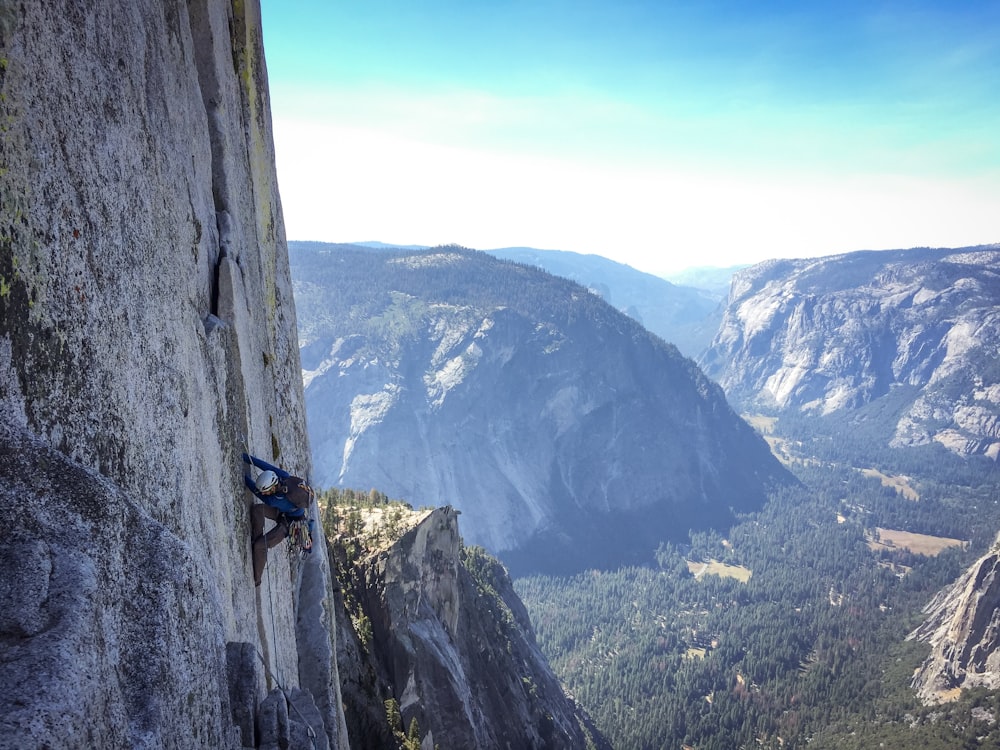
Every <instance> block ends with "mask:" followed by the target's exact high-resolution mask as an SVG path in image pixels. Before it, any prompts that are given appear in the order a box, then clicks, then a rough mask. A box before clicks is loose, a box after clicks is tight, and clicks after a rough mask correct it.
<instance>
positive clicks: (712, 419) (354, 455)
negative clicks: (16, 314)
mask: <svg viewBox="0 0 1000 750" xmlns="http://www.w3.org/2000/svg"><path fill="white" fill-rule="evenodd" d="M289 254H290V261H291V266H292V269H293V271H292V273H293V277H294V283H295V296H296V308H297V316H298V323H299V335H300V345H301V358H302V366H303V370H304V380H305V384H306V402H307V410H308V414H309V431H310V440H311V444H312V449H313V458H314V461H313V463H314V471H315V477H314V481H316V482H317V483H318V484H319V485H321V486H341V487H353V488H356V489H367V488H377V489H379V490H380V491H382V492H385V493H386V494H388V495H389V496H390V497H396V498H400V499H404V500H407V501H409V502H412V503H413V504H415V505H422V504H428V505H442V504H446V503H447V504H452V505H454V506H455V507H456V508H458V509H460V510H461V511H462V512H463V516H462V524H463V529H464V535H465V537H466V539H467V540H468V541H469V542H470V543H472V544H482V545H483V546H485V547H487V548H488V549H490V550H491V551H493V552H495V553H500V554H501V555H502V556H503V557H504V559H505V561H506V562H508V564H510V565H512V566H514V568H516V569H520V570H525V569H531V568H542V567H544V568H547V569H549V570H553V569H559V568H561V569H575V568H578V567H580V566H595V565H601V564H620V563H621V562H623V561H627V560H639V559H643V558H644V556H648V555H649V554H650V553H651V552H652V550H653V549H654V548H655V547H656V545H657V544H658V543H659V542H660V541H663V540H666V539H673V540H677V539H686V538H687V533H688V529H689V528H692V527H700V526H704V525H705V524H715V525H723V524H725V523H727V522H728V519H730V513H731V511H732V510H734V509H736V510H747V509H751V508H755V507H758V506H759V504H760V503H761V502H762V500H763V498H764V495H765V487H766V486H767V485H768V483H770V482H774V481H784V480H787V478H788V477H787V475H786V474H785V473H784V470H783V469H781V468H780V466H779V465H778V464H777V462H776V460H775V459H774V458H773V457H772V455H771V453H770V451H769V450H768V448H767V445H766V443H765V442H764V441H763V440H762V439H761V438H760V437H759V436H758V435H757V434H756V433H755V432H754V431H753V430H752V429H751V428H750V427H749V426H748V425H747V424H746V423H745V422H744V421H743V420H741V419H739V418H738V417H737V416H736V414H735V413H733V411H732V409H730V407H729V405H728V404H727V402H726V400H725V397H724V395H723V393H722V390H721V389H720V388H719V387H718V386H717V385H715V384H714V383H712V382H711V381H710V380H708V379H707V378H706V377H704V376H703V375H702V373H701V372H700V371H699V370H698V368H697V367H696V366H695V365H694V363H693V362H692V361H691V360H690V359H687V358H685V357H683V356H682V355H681V354H680V353H679V352H678V351H677V349H676V348H675V347H673V346H671V345H669V344H666V343H664V342H663V341H662V340H660V339H659V338H657V337H656V336H652V335H650V334H649V332H648V331H646V330H645V329H644V328H643V327H642V326H640V325H639V324H638V323H636V322H635V321H634V320H632V319H631V318H629V317H628V316H626V315H624V314H622V313H620V312H618V311H617V310H615V309H614V308H612V307H611V306H610V305H608V304H607V303H606V302H604V301H603V300H601V299H600V298H599V297H598V296H597V295H595V294H593V293H591V292H590V291H588V290H587V289H585V288H584V287H582V286H580V285H578V284H576V283H574V282H572V281H568V280H566V279H562V278H559V277H555V276H552V275H551V274H548V273H546V272H544V271H542V270H539V269H537V268H534V267H531V266H527V265H523V264H518V263H513V262H510V261H504V260H500V259H498V258H495V257H492V256H491V255H488V254H486V253H481V252H477V251H472V250H466V249H461V248H454V247H449V248H436V249H432V250H426V251H388V250H385V251H373V250H371V249H365V248H360V247H352V246H345V245H321V244H318V243H296V242H291V243H289Z"/></svg>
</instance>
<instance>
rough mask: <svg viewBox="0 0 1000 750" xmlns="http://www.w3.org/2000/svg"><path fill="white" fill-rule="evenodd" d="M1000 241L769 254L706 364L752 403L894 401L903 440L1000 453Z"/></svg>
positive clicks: (744, 277) (810, 408)
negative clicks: (799, 256) (782, 257)
mask: <svg viewBox="0 0 1000 750" xmlns="http://www.w3.org/2000/svg"><path fill="white" fill-rule="evenodd" d="M998 311H1000V247H998V246H997V245H989V246H983V247H974V248H961V249H956V250H950V249H929V248H916V249H913V250H895V251H887V252H859V253H849V254H846V255H837V256H831V257H827V258H818V259H810V260H787V261H769V262H767V263H761V264H759V265H757V266H753V267H752V268H749V269H747V270H745V271H741V272H739V273H738V274H737V276H736V277H735V278H734V280H733V285H732V291H731V293H730V297H729V303H728V307H727V309H726V312H725V315H724V318H723V322H722V325H721V327H720V329H719V332H718V334H717V335H716V337H715V340H714V341H713V344H712V346H711V347H710V348H709V350H708V352H707V353H706V354H705V355H704V356H703V357H702V359H701V365H702V367H704V369H705V371H706V373H707V374H709V375H710V376H712V377H714V378H715V379H716V380H718V381H719V383H721V384H722V386H723V388H725V390H726V393H727V394H728V395H729V396H730V398H732V399H733V400H734V401H735V402H737V403H739V404H741V405H742V406H745V407H747V408H753V407H763V408H766V409H775V408H776V409H790V410H795V411H802V412H809V413H815V414H834V413H837V412H849V411H851V410H853V409H857V408H859V407H861V406H864V405H867V404H870V403H872V402H874V401H876V400H878V399H892V400H893V403H894V404H897V402H898V404H897V406H896V407H894V408H898V414H899V416H898V418H897V422H896V424H895V429H894V431H893V432H892V433H891V437H890V441H891V444H892V445H893V446H908V445H923V444H927V443H931V442H937V443H940V444H941V445H944V446H945V447H947V448H948V449H950V450H952V451H954V452H956V453H959V454H977V453H978V454H984V455H987V456H990V457H992V458H994V459H996V458H997V457H998V455H1000V354H998V352H1000V312H998Z"/></svg>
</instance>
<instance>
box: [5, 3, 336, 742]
mask: <svg viewBox="0 0 1000 750" xmlns="http://www.w3.org/2000/svg"><path fill="white" fill-rule="evenodd" d="M0 93H2V97H0V424H2V426H3V432H2V438H3V439H2V443H0V447H2V449H3V452H4V453H3V462H2V463H3V464H4V465H5V467H6V466H15V467H23V471H26V472H28V473H27V474H24V473H23V472H22V471H21V470H17V471H15V472H14V474H15V475H14V476H12V477H7V478H8V479H9V482H12V484H10V483H8V482H5V484H6V485H8V486H9V487H14V488H17V490H16V492H14V493H13V494H11V492H10V491H7V492H5V495H4V509H5V512H6V513H7V515H6V516H5V520H4V527H5V530H6V533H7V534H8V535H9V538H10V539H12V540H16V544H12V545H11V546H9V547H6V548H5V552H4V554H5V556H6V557H7V558H10V560H9V562H10V563H11V564H12V565H14V566H15V567H14V569H16V570H18V571H20V572H21V573H22V574H23V576H24V577H25V578H26V579H27V580H29V581H30V583H29V585H28V587H27V588H22V587H19V586H6V585H5V586H4V587H3V588H2V589H0V595H2V598H0V609H2V610H3V611H5V612H9V613H11V614H9V615H4V616H3V618H2V619H0V639H3V643H4V650H5V653H7V652H8V651H9V652H10V653H13V652H14V651H13V650H16V653H17V658H16V659H12V660H7V659H6V658H5V660H4V662H3V664H2V665H0V688H2V690H0V693H2V694H3V695H4V696H5V700H10V701H13V703H11V704H10V705H9V710H4V711H3V712H0V722H2V724H0V728H2V731H0V737H2V739H0V744H2V746H4V747H18V748H23V747H34V746H46V747H51V748H53V749H55V748H63V747H65V748H78V747H109V748H110V747H170V748H186V747H191V748H204V747H220V748H221V747H239V746H241V744H242V743H243V741H244V739H243V738H241V731H240V730H239V729H237V725H240V726H245V724H246V717H243V718H238V716H237V714H238V713H239V711H237V712H236V713H234V712H233V711H232V710H231V709H232V707H231V705H230V688H229V685H228V684H227V677H226V676H227V651H226V644H227V643H252V644H254V646H255V648H254V650H255V652H256V651H257V650H259V651H260V652H261V655H262V656H263V658H264V661H266V663H267V664H268V669H269V670H270V671H271V672H272V673H273V675H274V678H275V679H278V680H280V681H281V683H282V685H283V686H284V687H287V688H295V687H299V686H300V684H299V683H300V679H299V664H300V661H303V660H310V659H317V660H325V661H326V663H327V664H329V663H330V661H331V654H332V652H333V645H332V644H331V643H330V641H329V637H325V638H323V637H319V638H318V637H317V633H327V634H328V632H329V628H326V629H324V628H310V627H306V628H305V630H304V629H303V627H302V625H301V623H297V618H296V612H295V591H296V586H297V584H298V580H299V575H300V573H301V570H300V568H299V566H298V564H297V561H296V559H295V558H293V557H291V556H290V555H289V554H288V553H287V551H286V548H284V547H282V548H280V549H277V550H275V552H274V553H273V554H272V556H271V561H270V564H269V565H268V575H267V577H266V580H265V583H264V585H263V586H262V587H261V590H260V592H259V596H255V591H254V587H253V583H252V580H251V577H250V564H249V554H248V540H247V535H248V533H249V531H248V518H247V510H248V504H249V502H250V500H251V498H250V496H249V495H248V494H247V493H246V492H245V490H244V489H243V487H242V481H241V475H242V465H241V463H240V460H239V456H240V453H241V451H242V445H241V437H242V436H243V435H246V436H247V437H248V440H249V443H250V447H251V450H252V451H253V452H255V453H258V454H259V455H262V456H264V457H267V458H269V459H272V460H275V461H276V462H278V463H282V464H283V465H285V466H287V467H288V468H289V469H290V470H293V471H295V472H297V473H302V474H308V473H309V448H308V440H307V436H306V434H305V430H304V404H303V397H302V387H301V380H300V368H299V361H298V349H297V345H296V344H297V342H296V332H295V316H294V309H293V302H292V294H291V283H290V278H289V273H288V266H287V251H286V248H285V242H284V229H283V225H282V218H281V211H280V205H279V203H278V193H277V186H276V180H275V174H274V157H273V150H272V145H271V132H270V115H269V111H268V95H267V80H266V71H265V67H264V61H263V52H262V44H261V29H260V18H259V7H258V5H257V3H255V2H249V3H228V2H222V1H221V0H197V1H194V2H180V1H179V0H166V1H165V2H160V1H159V0H157V1H156V2H153V1H152V0H136V1H132V0H129V1H128V2H125V1H124V0H105V1H103V2H93V3H79V2H69V1H68V0H67V1H60V0H55V1H54V2H46V3H32V2H12V1H8V0H5V2H3V3H2V5H0ZM26 461H27V462H29V463H28V464H27V465H25V463H24V462H26ZM5 476H6V474H5ZM70 479H71V480H72V481H70ZM321 556H322V553H319V554H318V555H317V557H321ZM317 563H320V561H318V560H317ZM317 570H318V571H319V574H320V575H322V565H321V564H320V565H319V567H318V568H317ZM14 607H17V608H18V610H19V611H18V612H16V613H15V610H14ZM310 616H311V617H313V618H318V617H323V615H320V614H317V613H315V612H314V613H313V614H312V615H310ZM299 619H301V618H299ZM297 632H298V633H299V634H300V635H299V638H298V639H297V637H296V633H297ZM304 632H310V633H311V635H309V636H308V637H306V638H305V640H303V636H302V633H304ZM12 649H13V650H12ZM29 667H30V668H29ZM254 679H255V680H256V685H255V688H254V689H255V692H256V696H257V698H258V699H259V698H262V697H263V695H264V694H265V692H266V691H267V689H268V688H269V687H271V686H269V685H268V684H267V682H268V679H269V678H268V677H267V676H266V672H265V670H263V669H260V670H258V671H257V673H256V677H255V678H254ZM334 683H335V681H334ZM310 688H311V689H317V684H316V683H315V681H313V684H311V685H310ZM321 689H322V691H324V693H330V694H324V695H322V696H318V699H317V702H318V703H321V704H323V705H325V706H327V715H328V716H331V715H332V713H334V712H332V711H331V710H330V708H329V707H330V706H337V705H339V703H338V700H337V698H336V695H335V694H334V693H333V692H331V691H332V688H331V687H330V685H329V680H327V683H326V684H325V685H323V686H322V688H321ZM336 720H337V718H336V717H334V719H333V721H336ZM234 722H235V723H234ZM342 723H343V722H342V720H340V724H341V725H342ZM327 731H328V734H329V736H330V737H339V736H341V734H342V726H341V727H339V728H338V727H337V726H336V725H331V726H329V727H327ZM331 744H333V743H331Z"/></svg>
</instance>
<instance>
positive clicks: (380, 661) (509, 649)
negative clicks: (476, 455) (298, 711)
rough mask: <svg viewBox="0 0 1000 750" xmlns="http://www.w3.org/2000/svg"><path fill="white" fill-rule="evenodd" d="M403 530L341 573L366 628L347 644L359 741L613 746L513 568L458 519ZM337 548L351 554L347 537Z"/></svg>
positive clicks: (345, 631)
mask: <svg viewBox="0 0 1000 750" xmlns="http://www.w3.org/2000/svg"><path fill="white" fill-rule="evenodd" d="M401 525H402V527H403V529H405V532H404V533H402V534H401V536H400V538H399V539H398V541H395V542H390V543H388V544H383V545H381V546H379V547H375V548H368V549H365V550H364V551H363V552H361V553H360V554H358V559H357V560H356V562H355V563H354V564H352V565H346V566H345V567H344V568H343V570H344V571H345V572H344V580H343V581H342V583H343V586H344V596H346V597H347V598H348V599H350V600H351V601H352V602H353V605H352V607H351V609H352V610H353V614H354V618H355V619H354V622H359V623H363V625H361V626H355V625H354V624H353V623H352V622H351V621H345V622H344V623H342V630H341V632H342V636H341V638H340V639H339V645H340V649H341V654H340V662H341V664H342V674H341V677H342V679H343V681H344V687H343V695H344V700H345V703H346V705H347V711H346V713H347V717H348V723H349V725H350V727H351V732H350V733H351V737H352V742H354V743H356V746H357V747H365V748H376V747H385V748H391V747H395V746H396V745H397V744H398V742H396V743H394V741H393V736H394V734H393V733H394V732H395V733H396V736H398V735H399V734H400V733H404V732H406V733H408V732H409V731H410V730H411V728H412V729H414V733H415V734H416V735H417V736H416V737H414V739H419V741H420V746H421V747H423V748H433V747H470V748H471V747H483V748H486V747H488V748H551V749H552V750H556V749H557V748H566V749H567V750H570V749H571V748H572V749H573V750H575V749H576V748H586V747H590V748H594V749H595V750H596V749H598V748H607V747H609V746H608V744H607V742H606V741H605V740H604V738H603V737H602V736H601V735H600V733H599V732H597V730H596V729H595V728H594V726H593V724H592V723H591V721H590V719H589V717H587V716H586V714H585V713H584V711H583V710H582V709H581V708H580V707H579V706H577V705H576V703H575V702H574V701H573V700H571V699H570V698H567V696H566V695H565V693H564V692H563V689H562V687H561V685H560V683H559V682H558V680H557V678H556V677H555V676H554V674H553V673H552V671H551V669H550V668H549V666H548V664H547V663H546V661H545V659H544V657H543V656H542V655H541V652H540V651H539V649H538V646H537V645H536V643H535V639H534V633H533V631H532V628H531V623H530V621H529V619H528V615H527V612H526V611H525V609H524V605H523V604H522V603H521V601H520V599H519V598H518V597H517V594H516V593H515V592H514V590H513V587H512V585H511V582H510V579H509V577H508V576H507V573H506V571H505V570H504V569H503V567H502V566H501V565H500V563H499V562H498V561H497V560H495V559H494V558H492V557H490V556H489V555H487V554H486V553H485V552H484V551H483V550H482V549H481V548H475V549H464V548H463V547H462V540H461V537H460V535H459V529H458V513H457V511H455V510H453V509H452V508H450V507H445V508H438V509H436V510H433V511H421V512H417V513H409V514H407V517H406V518H405V519H404V520H403V521H402V524H401ZM331 549H332V550H333V552H332V553H331V554H332V555H339V556H340V557H341V558H344V556H345V555H346V552H345V544H344V539H343V538H332V539H331ZM356 554H357V553H356ZM359 630H363V631H365V632H363V633H359V632H358V631H359ZM373 696H377V698H378V700H372V697H373ZM396 714H398V716H396V717H395V718H393V717H394V716H395V715H396ZM390 721H392V722H395V723H396V726H394V727H393V726H390Z"/></svg>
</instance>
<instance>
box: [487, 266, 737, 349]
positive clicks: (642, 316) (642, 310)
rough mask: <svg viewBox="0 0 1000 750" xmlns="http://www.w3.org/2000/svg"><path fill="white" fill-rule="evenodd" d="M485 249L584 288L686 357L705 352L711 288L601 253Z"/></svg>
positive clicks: (716, 314)
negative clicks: (674, 279) (674, 280)
mask: <svg viewBox="0 0 1000 750" xmlns="http://www.w3.org/2000/svg"><path fill="white" fill-rule="evenodd" d="M486 252H488V253H489V254H490V255H494V256H496V257H497V258H504V259H506V260H513V261H515V262H517V263H527V264H530V265H533V266H538V267H539V268H541V269H543V270H545V271H548V272H549V273H551V274H554V275H555V276H562V277H563V278H565V279H570V280H571V281H575V282H577V283H578V284H581V285H583V286H585V287H587V288H588V289H590V290H591V291H593V292H595V293H596V294H597V295H599V296H600V297H601V298H603V299H604V300H605V301H606V302H607V303H608V304H610V305H612V306H613V307H615V308H617V309H618V310H621V311H622V312H623V313H625V314H626V315H628V316H630V317H632V318H635V319H636V320H637V321H639V322H640V323H642V325H644V326H645V327H646V328H647V329H649V330H650V331H652V332H653V333H655V334H656V335H657V336H659V337H660V338H662V339H663V340H664V341H667V342H669V343H671V344H674V345H675V346H676V347H677V348H678V349H679V350H680V351H681V353H683V354H685V355H687V356H688V357H692V358H696V357H698V356H699V355H700V354H701V353H702V352H704V351H705V349H706V348H707V347H708V345H709V344H710V343H711V341H712V337H713V336H714V335H715V331H716V330H717V328H718V326H719V320H720V316H721V314H722V311H721V305H720V301H719V299H718V298H717V297H716V296H714V295H713V294H711V293H710V292H704V291H702V290H700V289H695V288H692V287H690V286H683V285H679V284H674V283H671V282H669V281H667V280H666V279H662V278H660V277H658V276H654V275H652V274H649V273H644V272H643V271H638V270H636V269H634V268H632V267H631V266H627V265H625V264H623V263H617V262H615V261H613V260H610V259H608V258H604V257H602V256H600V255H584V254H581V253H573V252H568V251H564V250H537V249H535V248H531V247H504V248H499V249H497V250H487V251H486Z"/></svg>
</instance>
